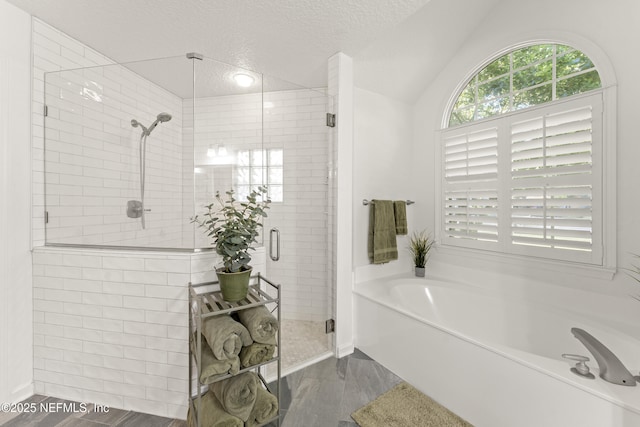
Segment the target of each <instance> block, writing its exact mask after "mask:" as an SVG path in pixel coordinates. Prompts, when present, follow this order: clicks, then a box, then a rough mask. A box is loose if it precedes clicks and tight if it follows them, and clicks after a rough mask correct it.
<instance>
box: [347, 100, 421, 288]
mask: <svg viewBox="0 0 640 427" xmlns="http://www.w3.org/2000/svg"><path fill="white" fill-rule="evenodd" d="M354 99H355V101H354V104H355V109H354V159H355V160H354V173H353V193H354V197H353V218H354V230H353V236H354V243H353V248H354V249H353V252H354V266H355V272H356V281H357V282H359V281H363V280H367V279H369V278H373V277H381V276H385V275H390V274H395V273H400V272H404V271H408V270H410V269H411V268H412V267H413V264H412V261H411V256H410V254H409V252H408V251H407V244H408V236H397V244H398V260H397V261H391V262H389V263H386V264H381V265H372V264H370V263H369V258H368V255H367V233H368V228H369V207H367V206H364V205H363V204H362V199H368V200H371V199H389V200H407V199H410V200H414V201H419V203H417V204H415V205H409V206H407V221H408V228H409V235H410V234H411V233H413V232H414V231H419V230H420V228H419V227H418V225H417V224H416V223H415V220H414V218H415V215H414V211H415V208H416V207H417V206H420V205H424V202H425V201H424V199H423V197H422V194H417V193H416V190H415V189H414V188H413V185H412V182H411V166H412V163H413V162H412V143H413V137H412V135H413V128H412V122H411V106H410V105H409V104H407V103H404V102H402V101H397V100H394V99H392V98H389V97H386V96H384V95H380V94H377V93H374V92H370V91H367V90H364V89H357V88H356V90H355V96H354ZM429 165H430V158H426V159H423V162H421V163H419V164H418V166H420V167H425V166H426V167H427V168H428V167H429Z"/></svg>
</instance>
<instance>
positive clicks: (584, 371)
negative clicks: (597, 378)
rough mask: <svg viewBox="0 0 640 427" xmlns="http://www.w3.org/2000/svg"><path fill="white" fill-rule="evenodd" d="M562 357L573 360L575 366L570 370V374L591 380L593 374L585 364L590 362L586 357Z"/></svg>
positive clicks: (576, 355) (570, 355)
mask: <svg viewBox="0 0 640 427" xmlns="http://www.w3.org/2000/svg"><path fill="white" fill-rule="evenodd" d="M562 357H564V358H565V359H569V360H575V361H576V362H578V363H576V366H574V367H573V368H571V372H573V373H574V374H577V375H581V376H583V377H587V378H593V374H592V373H591V372H589V366H587V362H588V361H589V360H590V359H589V358H588V357H587V356H581V355H579V354H566V353H565V354H563V355H562Z"/></svg>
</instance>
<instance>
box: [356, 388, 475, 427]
mask: <svg viewBox="0 0 640 427" xmlns="http://www.w3.org/2000/svg"><path fill="white" fill-rule="evenodd" d="M351 418H353V419H354V420H355V422H357V423H358V425H360V426H361V427H416V426H420V427H473V426H472V425H471V424H469V423H468V422H466V421H465V420H463V419H462V418H460V417H459V416H457V415H456V414H454V413H453V412H451V411H450V410H448V409H447V408H445V407H444V406H442V405H440V404H438V403H436V402H435V401H433V400H432V399H430V398H429V397H427V396H425V395H424V394H422V393H421V392H419V391H418V390H416V389H415V388H413V387H412V386H411V385H409V384H408V383H406V382H403V383H400V384H398V385H397V386H395V387H394V388H392V389H391V390H389V391H388V392H386V393H384V394H383V395H382V396H380V397H378V398H377V399H376V400H374V401H373V402H371V403H369V404H367V405H365V406H363V407H362V408H360V409H358V410H357V411H355V412H354V413H353V414H351Z"/></svg>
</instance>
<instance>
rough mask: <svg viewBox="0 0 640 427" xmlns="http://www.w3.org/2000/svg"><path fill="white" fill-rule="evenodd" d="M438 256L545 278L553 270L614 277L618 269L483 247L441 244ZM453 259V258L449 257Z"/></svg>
mask: <svg viewBox="0 0 640 427" xmlns="http://www.w3.org/2000/svg"><path fill="white" fill-rule="evenodd" d="M436 253H437V255H438V257H440V256H442V257H443V258H451V257H456V258H458V257H460V258H463V259H464V260H465V266H467V267H471V268H473V267H476V268H487V264H490V265H493V266H496V267H499V269H500V270H499V271H500V272H501V273H506V274H517V275H522V274H526V275H528V276H532V277H533V276H539V277H535V278H543V276H545V273H546V275H548V274H549V273H553V274H557V273H560V274H567V275H574V276H581V277H585V278H591V279H599V280H612V279H613V276H614V275H615V274H616V269H615V268H611V267H604V266H596V265H589V264H581V263H576V262H569V261H556V260H550V259H545V258H535V257H531V256H523V255H513V254H504V253H498V252H491V251H486V250H480V249H469V248H461V247H457V246H450V245H442V244H440V245H438V246H437V247H436ZM448 261H449V260H448Z"/></svg>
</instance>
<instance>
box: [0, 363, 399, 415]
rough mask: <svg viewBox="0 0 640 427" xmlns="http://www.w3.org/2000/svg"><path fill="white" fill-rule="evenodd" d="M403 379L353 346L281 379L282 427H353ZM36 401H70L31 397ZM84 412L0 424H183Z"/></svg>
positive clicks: (113, 411) (117, 411) (118, 412)
mask: <svg viewBox="0 0 640 427" xmlns="http://www.w3.org/2000/svg"><path fill="white" fill-rule="evenodd" d="M400 382H401V380H400V378H398V377H397V376H395V375H394V374H393V373H391V372H390V371H388V370H387V369H385V368H384V367H382V366H381V365H380V364H379V363H377V362H376V361H374V360H372V359H370V358H369V357H368V356H367V355H366V354H364V353H362V352H361V351H358V350H356V351H355V352H354V353H353V354H352V355H350V356H347V357H344V358H342V359H336V358H333V357H332V358H329V359H326V360H323V361H322V362H318V363H316V364H314V365H311V366H309V367H307V368H304V369H302V370H300V371H297V372H294V373H292V374H290V375H288V376H286V377H285V378H283V379H282V395H281V399H282V401H281V402H280V408H281V411H280V413H281V416H280V421H281V426H282V427H301V426H304V427H333V426H335V427H357V424H356V423H354V422H353V420H352V419H351V416H350V415H351V413H352V412H354V411H355V410H356V409H358V408H360V407H362V406H364V405H366V404H367V403H369V402H370V401H372V400H374V399H375V398H376V397H378V396H379V395H381V394H382V393H384V392H385V391H387V390H389V389H390V388H392V387H394V386H395V385H396V384H398V383H400ZM25 402H35V403H38V404H39V403H40V402H44V403H51V404H55V403H57V402H62V403H68V404H70V403H73V402H70V401H68V400H62V399H57V398H54V397H46V396H41V395H35V396H32V397H30V398H29V399H27V400H25ZM87 409H88V411H86V412H64V411H59V412H55V411H53V412H48V413H47V412H34V413H21V414H17V413H2V412H0V426H2V427H186V422H185V421H182V420H172V419H170V418H163V417H158V416H155V415H148V414H142V413H138V412H132V411H124V410H121V409H115V408H110V409H109V412H106V413H99V412H95V411H92V410H91V409H92V408H87Z"/></svg>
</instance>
